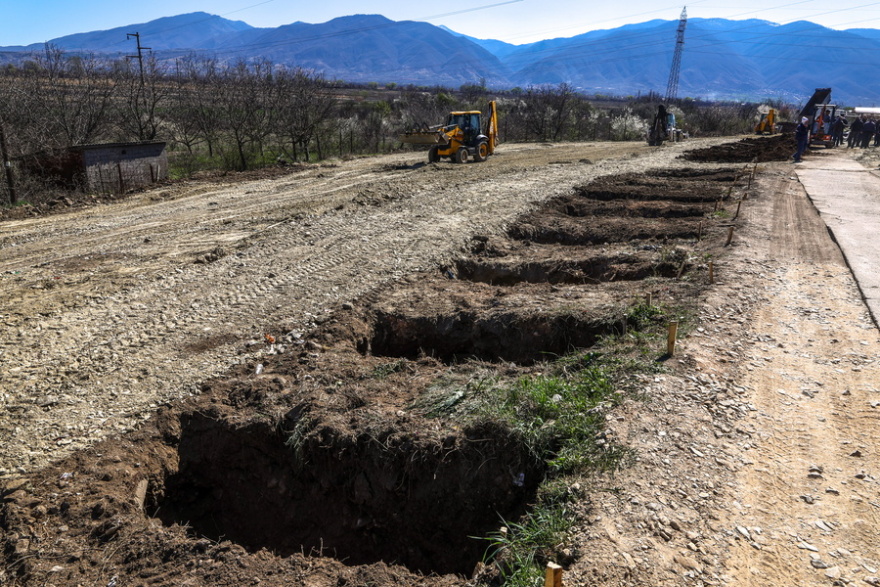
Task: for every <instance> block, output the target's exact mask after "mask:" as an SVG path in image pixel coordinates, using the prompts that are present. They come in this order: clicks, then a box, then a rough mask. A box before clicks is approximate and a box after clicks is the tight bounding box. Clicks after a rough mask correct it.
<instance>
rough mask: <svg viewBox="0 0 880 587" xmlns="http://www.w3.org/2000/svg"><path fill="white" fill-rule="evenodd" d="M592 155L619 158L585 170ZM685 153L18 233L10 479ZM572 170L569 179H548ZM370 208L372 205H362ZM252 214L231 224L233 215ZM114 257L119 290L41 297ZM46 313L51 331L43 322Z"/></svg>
mask: <svg viewBox="0 0 880 587" xmlns="http://www.w3.org/2000/svg"><path fill="white" fill-rule="evenodd" d="M591 149H592V152H591ZM536 152H537V153H538V155H536ZM584 152H587V153H590V156H591V157H592V158H594V159H599V158H600V157H601V154H602V153H609V154H610V156H611V158H609V159H606V160H604V161H600V162H598V163H597V164H595V165H585V164H577V163H576V162H577V161H578V157H583V155H584ZM593 153H595V154H593ZM631 153H637V154H639V155H640V156H639V157H638V158H635V159H634V158H631V157H630V154H631ZM679 153H680V149H679V148H670V149H663V150H648V149H646V148H641V147H640V146H639V147H636V146H633V145H630V146H629V147H628V148H621V147H620V146H609V147H604V150H603V147H602V146H598V147H597V146H595V145H591V146H586V147H584V146H581V147H577V146H570V145H565V146H561V147H558V148H552V147H543V146H532V147H531V148H523V149H519V150H513V151H512V156H511V157H510V158H509V161H505V159H504V157H497V158H493V160H490V162H488V163H487V164H485V165H473V166H453V165H437V166H422V167H418V166H417V167H415V168H413V169H407V170H404V171H400V170H398V169H396V168H395V163H396V162H400V161H402V160H403V158H402V157H401V156H394V157H386V158H379V159H377V160H374V161H369V162H364V161H358V162H354V163H353V166H354V167H355V168H354V169H348V168H345V164H343V166H342V168H341V169H339V170H334V171H332V172H327V171H326V170H325V171H320V172H316V173H315V176H314V177H309V178H308V179H309V181H304V182H301V181H300V179H301V178H300V177H299V176H293V177H292V178H290V179H285V180H281V181H280V182H279V181H264V182H257V183H247V184H244V185H240V186H221V187H219V188H217V189H215V190H210V189H209V190H202V189H200V188H197V189H195V190H193V191H190V188H185V190H186V194H188V195H186V197H184V198H183V199H182V200H180V201H178V200H174V201H171V202H165V203H160V204H156V203H152V202H150V195H149V194H146V195H144V197H140V198H138V199H137V201H135V202H128V201H127V202H124V203H121V204H119V206H118V207H115V206H114V205H111V206H103V207H101V208H100V209H98V210H86V211H81V212H79V213H75V214H71V215H65V216H60V217H48V218H44V219H40V220H39V221H36V222H26V223H24V224H22V223H17V224H15V225H10V224H5V225H3V230H4V234H5V237H4V238H5V239H6V241H5V242H16V243H19V242H20V243H23V244H22V245H21V246H17V247H12V249H13V250H14V251H15V254H13V255H10V256H9V257H7V258H6V260H5V261H4V262H3V263H2V265H0V271H5V272H8V271H10V268H27V270H28V271H29V273H31V274H28V275H27V276H26V277H25V278H22V281H20V282H19V281H14V280H12V279H4V280H2V281H0V288H2V289H0V295H3V297H4V299H6V300H8V301H9V303H8V304H7V305H6V306H5V307H4V308H3V310H2V312H0V320H2V321H5V323H6V326H7V328H6V329H5V330H4V331H3V335H2V338H0V356H2V365H3V366H2V383H0V399H2V401H3V405H4V408H6V409H5V410H4V414H5V415H4V416H3V417H2V418H0V437H2V438H4V440H5V442H4V447H3V451H2V454H0V472H2V473H5V474H10V473H15V472H23V471H26V470H29V469H32V468H33V467H37V466H40V465H43V464H45V463H46V462H47V461H49V460H51V459H54V458H57V457H60V456H62V455H64V454H67V453H68V452H70V451H71V450H75V449H79V448H83V447H85V446H88V445H89V444H90V443H91V442H94V441H95V440H98V439H100V438H102V437H104V436H106V435H107V434H109V433H114V432H119V431H124V430H127V429H130V428H131V427H132V426H133V425H135V424H137V423H138V422H139V421H141V420H143V419H145V418H147V417H148V416H149V415H150V414H151V413H152V411H153V410H155V409H156V407H157V406H158V405H160V404H162V403H164V402H167V401H173V400H174V399H176V398H180V397H183V396H186V395H187V394H191V393H196V392H197V390H198V386H199V382H200V381H203V380H205V379H207V378H210V377H212V376H216V375H219V374H221V373H222V372H224V371H225V370H227V369H229V368H230V367H232V366H234V365H236V364H239V363H241V362H247V361H256V360H258V359H259V356H260V354H261V353H262V352H265V348H264V345H250V346H248V347H243V341H245V340H247V339H248V338H254V339H257V340H259V337H261V335H262V332H264V331H265V329H267V328H270V327H272V326H274V325H276V324H285V325H287V326H289V327H292V328H298V329H305V328H308V327H309V326H310V325H311V324H312V321H313V320H314V318H315V317H317V316H320V315H322V314H324V313H325V312H326V311H327V310H328V309H329V308H330V307H332V306H333V305H334V304H336V303H338V302H340V301H344V300H351V299H354V298H356V297H357V296H359V295H361V294H364V293H366V292H368V291H370V290H372V289H374V288H376V287H377V286H379V285H381V284H382V283H385V282H387V281H388V280H392V279H399V278H401V277H403V276H405V275H408V274H410V273H412V272H414V271H418V270H423V269H427V268H430V267H434V266H437V265H438V264H440V263H443V262H447V261H448V260H449V259H451V258H452V256H454V255H456V254H457V252H458V251H460V250H461V249H462V247H463V246H465V244H466V243H467V242H468V240H469V238H470V236H471V235H473V234H477V233H494V232H497V231H499V230H502V229H503V227H504V225H505V223H507V222H509V221H511V220H512V219H513V218H515V217H516V216H517V215H518V214H519V213H521V212H522V211H524V210H525V209H527V208H528V207H530V206H531V205H533V204H534V203H536V202H539V201H541V200H543V199H544V198H547V197H551V196H553V195H556V194H559V193H564V192H566V191H567V190H569V189H570V188H571V186H572V185H574V184H575V183H578V182H584V181H588V180H589V179H592V178H594V177H597V176H599V175H603V174H610V173H617V172H628V171H635V170H642V169H644V168H645V167H651V166H664V167H667V168H668V167H676V166H683V165H682V164H681V163H678V162H677V161H675V160H674V157H675V156H677V155H678V154H679ZM412 157H413V156H412V155H410V156H409V158H410V159H411V158H412ZM565 157H569V158H570V160H571V161H572V164H569V165H548V164H546V161H547V160H548V159H550V160H557V159H564V158H565ZM524 162H527V163H528V165H525V164H523V163H524ZM542 163H543V164H542ZM389 166H390V167H391V171H388V167H389ZM687 166H688V167H693V166H694V165H693V164H688V165H687ZM322 174H326V176H327V177H324V178H321V177H319V176H320V175H322ZM364 193H368V195H369V196H370V198H368V200H367V201H366V202H365V203H362V204H352V202H354V201H356V200H357V198H359V197H361V196H362V195H363V194H364ZM255 194H259V195H255ZM327 194H330V195H327ZM210 202H218V206H216V207H219V208H220V209H221V210H220V211H219V212H215V211H213V210H212V208H213V207H212V206H210V205H209V204H210ZM242 202H246V205H244V206H242V209H236V211H235V215H234V216H228V215H227V216H224V215H223V214H222V210H223V209H226V208H234V207H236V206H238V205H239V204H240V203H242ZM340 207H341V209H338V208H340ZM96 216H99V217H100V218H99V219H96V218H95V217H96ZM233 217H235V218H238V220H233V221H231V222H227V221H229V220H230V218H233ZM268 217H271V218H272V221H271V222H268V221H267V218H268ZM279 217H280V218H282V219H283V220H281V221H279V220H278V218H279ZM142 223H146V224H147V228H146V229H144V230H141V229H139V228H138V227H139V226H141V225H142ZM272 225H274V226H272ZM269 226H271V228H267V227H269ZM144 235H150V236H148V237H145V236H144ZM230 235H234V237H235V238H234V239H232V240H234V241H237V244H236V245H235V247H234V248H231V249H228V250H226V253H227V254H226V255H225V256H222V257H221V258H218V259H216V260H213V262H208V263H202V264H195V263H193V262H192V258H193V255H192V250H193V249H194V248H195V249H196V250H197V251H210V250H211V249H212V248H213V247H215V246H217V244H218V243H228V241H229V237H230ZM145 238H149V239H150V242H149V243H144V239H145ZM192 243H198V245H199V246H198V247H194V246H193V244H192ZM104 251H109V252H112V253H113V254H116V255H118V254H119V253H123V255H122V256H121V257H120V258H119V259H115V260H114V261H113V266H112V267H111V270H109V271H107V272H106V274H105V273H102V272H100V271H96V270H95V267H94V265H86V266H85V268H79V269H77V270H78V271H79V273H76V271H77V270H75V271H73V274H74V277H73V283H72V284H70V285H68V284H66V283H65V284H62V285H58V286H56V287H51V288H46V289H41V290H36V293H35V292H34V290H31V289H30V288H31V287H32V286H34V285H39V284H40V283H41V282H43V281H45V280H49V279H51V278H52V276H53V274H54V272H55V270H56V267H54V266H53V263H55V262H57V261H58V260H60V259H63V258H70V257H82V258H85V257H89V256H92V255H96V254H98V253H99V252H104ZM188 255H189V256H188ZM126 272H129V273H128V274H126ZM5 276H9V274H8V273H6V274H5ZM121 276H122V277H121ZM77 279H81V282H77ZM34 307H38V308H39V309H40V311H41V312H42V313H43V315H41V316H38V317H37V316H34V315H33V313H34V312H33V308H34ZM196 347H198V349H199V350H198V352H195V351H193V350H192V349H193V348H196ZM188 349H189V350H188Z"/></svg>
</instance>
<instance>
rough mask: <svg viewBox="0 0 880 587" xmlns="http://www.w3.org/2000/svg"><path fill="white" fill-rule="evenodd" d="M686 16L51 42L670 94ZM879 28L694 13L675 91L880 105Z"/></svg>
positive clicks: (234, 28)
mask: <svg viewBox="0 0 880 587" xmlns="http://www.w3.org/2000/svg"><path fill="white" fill-rule="evenodd" d="M677 27H678V21H677V20H676V21H663V20H651V21H647V22H643V23H638V24H629V25H626V26H622V27H619V28H615V29H607V30H596V31H590V32H588V33H584V34H582V35H577V36H574V37H567V38H556V39H547V40H543V41H539V42H535V43H529V44H524V45H512V44H509V43H505V42H502V41H497V40H492V39H477V38H473V37H468V36H465V35H460V34H458V33H456V32H454V31H453V30H451V29H448V28H445V27H437V26H434V25H431V24H428V23H424V22H414V21H393V20H389V19H387V18H385V17H383V16H379V15H354V16H345V17H340V18H336V19H333V20H331V21H328V22H326V23H321V24H309V23H304V22H294V23H292V24H288V25H283V26H279V27H277V28H257V27H252V26H250V25H248V24H247V23H244V22H241V21H232V20H227V19H224V18H221V17H219V16H215V15H211V14H207V13H204V12H195V13H191V14H184V15H180V16H173V17H166V18H160V19H157V20H153V21H150V22H147V23H141V24H132V25H129V26H126V27H120V28H116V29H111V30H106V31H93V32H85V33H79V34H74V35H69V36H65V37H60V38H57V39H52V40H51V41H49V42H50V43H51V44H53V45H55V46H57V47H59V48H61V49H63V50H65V51H67V52H69V53H81V52H85V53H94V54H106V55H108V56H123V55H128V54H131V53H132V52H133V50H134V49H135V41H134V40H132V39H130V38H129V34H130V33H133V32H137V33H139V35H140V40H141V43H142V45H143V46H145V47H149V48H150V50H151V51H152V52H153V53H154V54H155V55H156V56H157V58H159V59H160V60H163V59H173V58H176V57H180V56H181V55H187V54H194V55H196V56H204V57H215V58H217V59H220V60H226V61H237V60H246V61H247V60H254V59H265V60H268V61H271V62H273V63H277V64H283V65H288V66H296V67H302V68H305V69H310V70H314V71H316V72H319V73H323V74H324V75H325V77H327V78H328V79H337V80H342V81H349V82H361V83H363V82H377V83H380V84H386V83H391V82H394V83H397V84H414V85H420V86H449V87H458V86H460V85H462V84H472V83H484V84H486V85H487V86H488V87H490V88H494V89H509V88H514V87H520V88H527V87H530V86H543V85H556V84H560V83H567V84H570V85H571V86H572V87H574V88H575V89H577V90H578V91H582V92H585V93H587V94H603V95H610V96H627V95H637V94H645V93H647V92H651V91H653V92H658V93H660V94H661V95H662V94H664V93H665V91H666V85H667V81H668V78H669V71H670V67H671V63H672V58H673V52H674V48H675V44H676V43H675V41H676V30H677ZM43 47H44V45H43V44H42V43H41V44H35V45H29V46H16V47H0V63H10V62H20V61H22V60H25V59H27V58H28V57H29V56H30V55H32V54H33V53H34V52H38V51H42V49H43ZM877 51H880V31H878V30H876V29H865V28H857V29H850V30H846V31H838V30H833V29H830V28H827V27H823V26H821V25H819V24H815V23H812V22H807V21H798V22H793V23H789V24H786V25H779V24H775V23H772V22H768V21H763V20H754V19H753V20H739V21H737V20H726V19H702V18H691V19H689V20H688V22H687V28H686V31H685V42H684V46H683V51H682V59H681V75H680V77H679V86H678V87H679V91H678V95H679V97H693V98H700V99H720V100H748V101H762V100H766V99H768V98H773V99H781V100H785V101H787V102H791V103H799V102H802V101H803V100H804V99H806V97H808V96H809V95H810V94H812V92H813V90H814V89H815V88H818V87H831V88H832V90H833V98H834V100H835V101H836V102H837V103H839V104H845V105H850V106H856V105H860V106H871V105H875V104H876V103H877V102H880V85H878V84H873V83H871V82H870V80H871V79H878V74H880V63H878V62H877V61H876V60H873V59H872V58H871V56H872V55H873V54H874V53H875V52H877Z"/></svg>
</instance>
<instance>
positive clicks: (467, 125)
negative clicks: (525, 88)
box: [400, 100, 498, 163]
mask: <svg viewBox="0 0 880 587" xmlns="http://www.w3.org/2000/svg"><path fill="white" fill-rule="evenodd" d="M400 141H401V142H402V143H407V144H410V145H431V148H430V150H429V151H428V162H429V163H436V162H437V161H440V159H441V158H442V157H449V158H450V159H452V160H453V161H454V162H456V163H467V160H468V159H470V158H472V159H473V160H474V161H478V162H481V161H485V160H486V159H487V158H488V157H489V155H492V154H494V153H495V146H496V145H497V144H498V112H497V110H496V109H495V101H494V100H493V101H491V102H489V113H488V114H487V115H486V120H485V126H483V113H482V112H480V111H479V110H466V111H461V112H450V113H449V117H448V118H447V119H446V124H441V125H438V126H432V127H429V128H424V129H416V130H411V131H407V132H405V133H403V134H402V135H400Z"/></svg>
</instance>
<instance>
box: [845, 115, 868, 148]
mask: <svg viewBox="0 0 880 587" xmlns="http://www.w3.org/2000/svg"><path fill="white" fill-rule="evenodd" d="M864 123H865V122H864V121H863V120H862V118H861V117H860V116H856V119H855V120H853V122H852V124H851V125H850V127H849V138H848V139H847V140H846V146H847V147H849V148H850V149H853V148H855V147H858V146H859V139H860V138H861V136H862V125H863V124H864Z"/></svg>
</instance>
